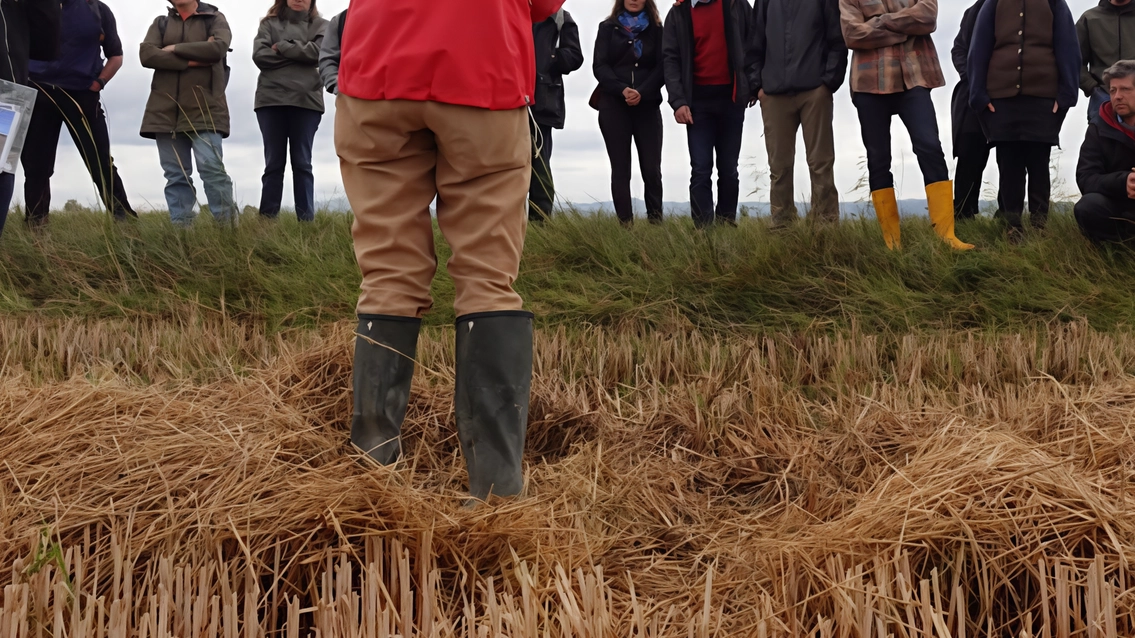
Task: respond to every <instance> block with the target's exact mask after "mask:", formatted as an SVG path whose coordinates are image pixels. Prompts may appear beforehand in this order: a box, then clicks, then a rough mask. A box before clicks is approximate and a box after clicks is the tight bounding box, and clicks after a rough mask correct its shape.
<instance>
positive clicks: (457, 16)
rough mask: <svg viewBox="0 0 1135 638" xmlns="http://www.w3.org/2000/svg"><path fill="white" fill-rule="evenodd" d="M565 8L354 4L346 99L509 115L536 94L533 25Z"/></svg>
mask: <svg viewBox="0 0 1135 638" xmlns="http://www.w3.org/2000/svg"><path fill="white" fill-rule="evenodd" d="M563 3H564V0H531V1H530V0H429V1H427V0H353V1H352V2H351V19H350V20H348V21H347V28H346V30H345V32H344V33H343V45H342V46H343V53H342V60H341V62H340V64H339V91H340V92H341V93H344V94H346V95H349V96H351V97H354V98H359V99H363V100H413V101H416V102H442V103H445V104H456V105H460V106H473V107H477V108H485V109H492V110H494V111H504V110H509V109H518V108H521V107H524V106H527V105H529V104H531V102H532V94H533V92H534V91H535V90H536V60H535V55H534V53H533V44H532V24H533V23H535V22H542V21H544V20H546V19H548V18H549V17H551V16H552V15H553V14H555V12H556V11H558V10H559V9H560V7H561V6H562V5H563Z"/></svg>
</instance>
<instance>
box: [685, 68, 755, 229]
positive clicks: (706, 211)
mask: <svg viewBox="0 0 1135 638" xmlns="http://www.w3.org/2000/svg"><path fill="white" fill-rule="evenodd" d="M713 88H716V87H713ZM725 88H728V89H730V91H729V92H724V93H721V94H720V95H715V94H709V95H706V96H705V97H702V98H700V99H699V96H698V95H695V96H694V101H693V104H691V105H690V113H691V114H692V115H693V117H694V123H693V124H691V125H689V126H687V127H686V139H687V142H688V143H689V146H690V209H691V211H692V214H693V218H694V224H695V225H697V226H706V225H709V224H711V223H713V221H714V218H715V217H716V218H718V219H720V220H722V221H734V220H736V219H737V200H738V199H739V198H740V191H741V178H740V175H739V174H738V171H737V161H738V159H739V158H740V156H741V133H742V132H743V131H744V127H745V105H743V104H736V103H734V102H733V97H732V94H731V93H732V87H725ZM715 153H716V156H717V162H716V163H717V206H716V208H715V207H714V205H713V167H714V154H715Z"/></svg>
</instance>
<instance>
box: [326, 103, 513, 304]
mask: <svg viewBox="0 0 1135 638" xmlns="http://www.w3.org/2000/svg"><path fill="white" fill-rule="evenodd" d="M336 107H337V113H336V116H335V148H336V150H337V151H338V153H339V164H340V167H341V169H342V172H343V186H344V189H345V190H346V193H347V199H348V200H349V201H350V203H351V209H352V210H353V211H354V214H355V222H354V226H353V228H352V234H353V236H354V240H355V257H356V259H357V260H358V262H359V269H360V270H361V271H362V275H363V281H362V293H361V295H360V297H359V304H358V313H359V314H360V315H369V314H373V315H390V316H397V317H421V316H422V315H424V314H425V313H426V312H427V311H428V310H429V309H430V308H431V307H432V305H433V300H432V298H431V296H430V285H431V283H432V281H433V278H434V274H435V273H436V271H437V255H436V253H435V252H434V231H433V225H432V223H431V220H430V204H431V203H432V202H433V201H434V197H435V196H436V197H437V220H438V226H439V227H440V228H441V232H442V234H443V235H444V236H445V239H446V241H447V242H448V243H449V246H450V248H451V249H452V250H453V257H452V258H451V259H450V260H449V263H448V269H449V274H450V276H451V277H452V278H453V283H454V286H455V288H456V293H457V294H456V298H455V300H454V307H455V310H456V312H457V316H458V317H461V316H464V315H469V314H474V313H480V312H497V311H506V310H520V309H521V307H522V305H523V301H522V300H521V298H520V295H518V294H517V293H516V291H515V290H513V288H512V286H513V283H514V282H515V281H516V277H517V274H518V272H519V270H520V257H521V253H522V252H523V250H524V234H525V231H526V230H527V225H528V184H529V179H530V178H531V171H532V166H531V151H530V146H531V144H532V141H531V136H530V134H529V132H528V116H527V112H526V111H525V110H524V109H516V110H512V111H489V110H486V109H478V108H471V107H464V106H454V105H450V104H441V103H438V102H410V101H402V100H390V101H372V100H360V99H356V98H352V97H349V96H346V95H340V96H339V98H338V101H337V102H336Z"/></svg>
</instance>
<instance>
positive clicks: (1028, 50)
mask: <svg viewBox="0 0 1135 638" xmlns="http://www.w3.org/2000/svg"><path fill="white" fill-rule="evenodd" d="M1052 25H1053V17H1052V7H1051V6H1050V5H1049V4H1048V0H998V1H997V24H996V26H995V29H994V35H995V37H996V42H995V44H994V46H993V56H992V57H991V58H990V60H989V79H988V82H987V87H986V88H987V89H988V91H989V97H991V98H993V99H1003V98H1009V97H1014V96H1017V95H1028V96H1031V97H1045V98H1052V99H1056V93H1057V88H1058V83H1059V80H1060V75H1059V72H1058V71H1057V70H1056V51H1055V49H1054V48H1053V43H1052V40H1053V38H1052Z"/></svg>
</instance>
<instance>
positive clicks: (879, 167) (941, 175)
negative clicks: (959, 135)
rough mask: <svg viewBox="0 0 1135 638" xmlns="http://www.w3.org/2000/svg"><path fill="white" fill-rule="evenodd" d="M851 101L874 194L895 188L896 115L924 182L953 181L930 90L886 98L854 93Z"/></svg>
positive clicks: (914, 89)
mask: <svg viewBox="0 0 1135 638" xmlns="http://www.w3.org/2000/svg"><path fill="white" fill-rule="evenodd" d="M851 100H852V102H853V103H854V104H855V108H856V110H857V111H858V112H859V127H860V129H861V130H862V134H863V146H864V147H865V148H866V149H867V173H868V181H869V182H870V184H871V192H875V191H878V190H883V189H887V188H894V185H895V177H894V175H893V174H892V173H891V119H892V118H893V117H894V116H896V115H897V116H899V119H900V120H902V123H903V125H904V126H906V130H907V132H908V133H910V141H911V143H912V144H913V146H914V155H915V156H916V157H917V158H918V166H919V168H921V169H922V179H923V182H924V183H925V184H926V185H927V186H929V185H930V184H937V183H938V182H945V181H948V180H949V179H950V169H949V168H948V167H947V166H946V155H945V153H943V152H942V140H941V139H940V138H939V137H938V119H937V117H936V116H935V115H934V102H933V101H932V100H931V99H930V90H929V89H924V88H913V89H908V90H906V91H903V92H901V93H891V94H887V95H875V94H872V93H854V94H852V96H851Z"/></svg>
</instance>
